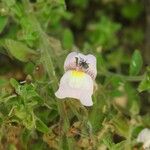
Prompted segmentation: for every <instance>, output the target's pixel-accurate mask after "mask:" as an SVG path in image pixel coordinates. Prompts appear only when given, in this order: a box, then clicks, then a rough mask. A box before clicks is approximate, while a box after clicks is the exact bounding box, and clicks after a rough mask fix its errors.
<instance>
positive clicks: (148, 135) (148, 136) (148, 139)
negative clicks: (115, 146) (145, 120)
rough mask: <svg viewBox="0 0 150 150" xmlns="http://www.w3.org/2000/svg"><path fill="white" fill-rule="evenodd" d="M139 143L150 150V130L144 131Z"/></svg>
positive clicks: (140, 135)
mask: <svg viewBox="0 0 150 150" xmlns="http://www.w3.org/2000/svg"><path fill="white" fill-rule="evenodd" d="M137 142H140V143H143V148H144V149H145V150H150V129H148V128H145V129H143V130H142V131H141V132H140V133H139V135H138V137H137Z"/></svg>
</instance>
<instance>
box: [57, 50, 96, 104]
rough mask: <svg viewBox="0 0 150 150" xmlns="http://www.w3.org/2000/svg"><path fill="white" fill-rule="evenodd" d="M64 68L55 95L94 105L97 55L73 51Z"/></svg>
mask: <svg viewBox="0 0 150 150" xmlns="http://www.w3.org/2000/svg"><path fill="white" fill-rule="evenodd" d="M64 70H65V74H64V75H63V76H62V78H61V80H60V85H59V89H58V91H57V92H56V93H55V95H56V96H57V97H58V98H60V99H63V98H66V97H69V98H76V99H79V100H80V101H81V103H82V104H83V105H85V106H91V105H93V102H92V94H93V86H94V80H95V78H96V74H97V70H96V58H95V56H93V55H83V54H81V53H76V52H72V53H70V54H69V55H68V56H67V58H66V60H65V63H64Z"/></svg>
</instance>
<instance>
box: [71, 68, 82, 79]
mask: <svg viewBox="0 0 150 150" xmlns="http://www.w3.org/2000/svg"><path fill="white" fill-rule="evenodd" d="M84 75H85V73H84V72H82V71H77V70H73V71H72V76H74V77H79V78H80V77H83V76H84Z"/></svg>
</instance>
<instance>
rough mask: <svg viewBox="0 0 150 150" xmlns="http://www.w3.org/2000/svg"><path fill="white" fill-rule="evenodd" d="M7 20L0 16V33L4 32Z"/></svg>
mask: <svg viewBox="0 0 150 150" xmlns="http://www.w3.org/2000/svg"><path fill="white" fill-rule="evenodd" d="M7 22H8V18H7V17H5V16H0V33H1V32H2V31H3V30H4V28H5V26H6V25H7Z"/></svg>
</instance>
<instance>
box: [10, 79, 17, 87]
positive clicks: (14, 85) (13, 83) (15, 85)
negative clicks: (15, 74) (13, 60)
mask: <svg viewBox="0 0 150 150" xmlns="http://www.w3.org/2000/svg"><path fill="white" fill-rule="evenodd" d="M10 84H11V85H12V86H13V87H14V88H15V89H17V88H18V86H19V83H18V82H17V81H16V80H15V79H14V78H11V79H10Z"/></svg>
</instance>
